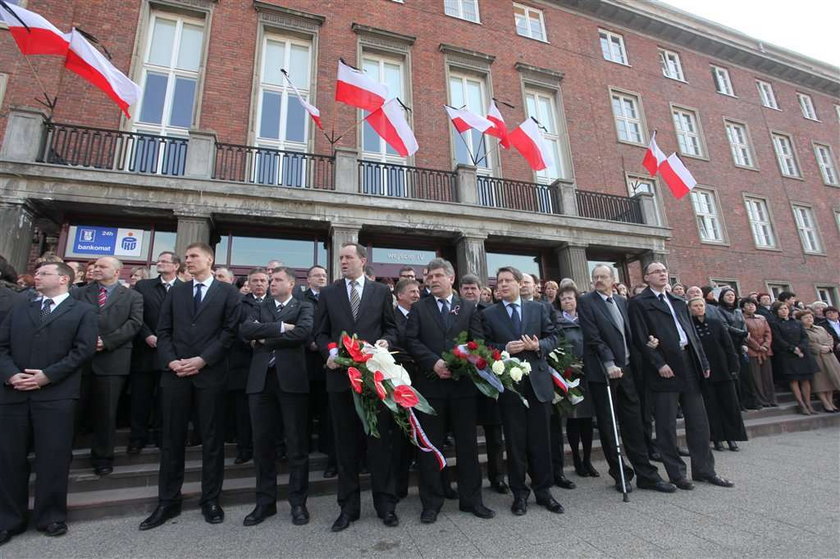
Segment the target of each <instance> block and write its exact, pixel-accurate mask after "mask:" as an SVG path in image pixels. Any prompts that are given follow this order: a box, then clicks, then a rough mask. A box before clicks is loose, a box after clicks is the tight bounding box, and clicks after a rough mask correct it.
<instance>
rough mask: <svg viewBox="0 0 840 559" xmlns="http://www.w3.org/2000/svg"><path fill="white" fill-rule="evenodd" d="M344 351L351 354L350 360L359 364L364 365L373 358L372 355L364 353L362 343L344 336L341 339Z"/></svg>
mask: <svg viewBox="0 0 840 559" xmlns="http://www.w3.org/2000/svg"><path fill="white" fill-rule="evenodd" d="M341 343H342V344H343V345H344V349H346V350H347V353H349V354H350V358H351V359H353V361H355V362H357V363H364V362H365V361H367V360H368V359H370V358H371V355H370V354H368V353H364V352H363V351H362V343H361V342H359V341H358V340H353V339H352V338H351V337H350V336H344V337H343V338H342V339H341Z"/></svg>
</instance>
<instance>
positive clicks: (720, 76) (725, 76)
mask: <svg viewBox="0 0 840 559" xmlns="http://www.w3.org/2000/svg"><path fill="white" fill-rule="evenodd" d="M712 79H713V80H714V82H715V90H716V91H717V92H718V93H722V94H723V95H729V96H731V97H734V96H735V89H734V88H733V87H732V80H731V79H729V70H727V69H726V68H721V67H720V66H712Z"/></svg>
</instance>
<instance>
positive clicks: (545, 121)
mask: <svg viewBox="0 0 840 559" xmlns="http://www.w3.org/2000/svg"><path fill="white" fill-rule="evenodd" d="M525 106H526V108H527V110H528V116H531V117H534V118H535V119H537V121H538V122H539V123H540V124H541V125H542V126H543V128H545V130H542V131H541V132H542V133H543V143H544V144H545V146H546V147H547V148H548V151H549V156H550V159H551V160H550V161H547V162H546V163H548V168H546V169H543V170H542V171H537V180H538V181H539V182H541V183H546V184H549V183H551V182H554V180H555V179H559V178H567V176H568V173H567V169H566V166H565V165H564V163H563V157H562V154H563V149H562V145H561V138H560V131H559V127H558V125H557V123H558V119H557V105H556V103H555V100H554V95H553V94H551V93H548V92H545V91H538V90H532V89H529V90H526V91H525Z"/></svg>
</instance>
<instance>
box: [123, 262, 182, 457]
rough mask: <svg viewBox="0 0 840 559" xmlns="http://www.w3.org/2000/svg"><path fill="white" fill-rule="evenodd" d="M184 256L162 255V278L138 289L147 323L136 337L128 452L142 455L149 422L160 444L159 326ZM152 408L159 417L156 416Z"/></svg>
mask: <svg viewBox="0 0 840 559" xmlns="http://www.w3.org/2000/svg"><path fill="white" fill-rule="evenodd" d="M180 265H181V259H180V258H178V257H177V256H175V253H174V252H170V251H164V252H161V253H160V254H159V255H158V259H157V264H156V268H157V272H158V277H157V278H153V279H145V280H140V281H138V282H137V283H136V284H135V285H134V290H135V291H136V292H137V293H139V294H140V295H141V296H142V297H143V325H142V326H141V327H140V332H138V333H137V337H136V338H135V340H134V348H133V355H132V366H131V374H130V375H129V386H130V388H131V433H130V434H129V437H128V449H127V450H126V452H127V453H128V454H139V453H140V451H141V450H142V449H143V447H144V446H146V444H147V443H148V442H149V422H150V421H151V422H152V424H153V425H154V427H155V430H156V438H157V439H158V441H157V442H158V445H159V444H160V440H159V438H160V406H159V405H158V404H157V403H156V402H157V393H158V389H157V387H158V385H159V384H160V374H161V371H162V369H161V364H160V359H159V358H158V354H157V325H158V319H159V318H160V308H161V305H163V300H164V298H166V294H167V293H168V292H169V290H170V289H171V288H172V287H173V286H174V285H177V284H179V283H181V280H179V279H178V266H180ZM152 410H155V413H154V415H155V417H154V419H151V418H152V413H153V412H152Z"/></svg>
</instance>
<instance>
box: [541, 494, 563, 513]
mask: <svg viewBox="0 0 840 559" xmlns="http://www.w3.org/2000/svg"><path fill="white" fill-rule="evenodd" d="M537 504H538V505H539V506H541V507H543V508H544V509H545V510H547V511H548V512H553V513H554V514H563V505H561V504H560V503H558V502H557V500H556V499H555V498H554V497H546V498H544V499H537Z"/></svg>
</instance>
